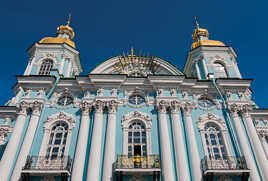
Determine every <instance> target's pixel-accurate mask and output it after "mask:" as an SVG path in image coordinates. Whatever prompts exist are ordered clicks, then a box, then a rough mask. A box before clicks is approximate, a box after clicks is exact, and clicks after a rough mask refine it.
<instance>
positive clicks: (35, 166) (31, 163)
mask: <svg viewBox="0 0 268 181" xmlns="http://www.w3.org/2000/svg"><path fill="white" fill-rule="evenodd" d="M71 165H72V159H71V158H70V157H69V156H64V157H58V158H54V159H50V158H47V157H45V156H28V157H27V161H26V164H25V166H24V168H23V169H24V170H67V171H70V169H71Z"/></svg>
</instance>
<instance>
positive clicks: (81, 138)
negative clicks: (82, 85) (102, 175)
mask: <svg viewBox="0 0 268 181" xmlns="http://www.w3.org/2000/svg"><path fill="white" fill-rule="evenodd" d="M80 107H81V110H82V117H81V123H80V128H79V135H78V140H77V145H76V151H75V159H74V163H73V170H72V179H71V180H73V181H75V180H83V171H84V166H85V158H86V151H87V143H88V132H89V126H90V117H89V113H90V110H91V104H90V103H88V102H83V103H82V104H81V106H80Z"/></svg>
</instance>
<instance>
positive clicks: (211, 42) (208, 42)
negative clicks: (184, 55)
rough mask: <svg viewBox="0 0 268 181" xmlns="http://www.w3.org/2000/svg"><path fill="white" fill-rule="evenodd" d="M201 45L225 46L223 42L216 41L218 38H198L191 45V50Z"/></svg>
mask: <svg viewBox="0 0 268 181" xmlns="http://www.w3.org/2000/svg"><path fill="white" fill-rule="evenodd" d="M202 45H207V46H226V45H225V44H224V43H223V42H221V41H218V40H198V41H197V42H193V44H192V46H191V50H192V49H194V48H197V47H199V46H202Z"/></svg>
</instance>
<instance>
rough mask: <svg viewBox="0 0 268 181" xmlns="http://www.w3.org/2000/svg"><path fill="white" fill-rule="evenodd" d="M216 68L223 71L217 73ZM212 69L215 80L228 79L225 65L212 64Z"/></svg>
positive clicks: (216, 62)
mask: <svg viewBox="0 0 268 181" xmlns="http://www.w3.org/2000/svg"><path fill="white" fill-rule="evenodd" d="M218 68H221V69H223V70H220V71H219V70H218ZM213 69H214V72H215V78H227V77H228V71H227V69H226V66H225V64H223V63H222V62H219V61H215V62H213ZM223 74H224V75H223Z"/></svg>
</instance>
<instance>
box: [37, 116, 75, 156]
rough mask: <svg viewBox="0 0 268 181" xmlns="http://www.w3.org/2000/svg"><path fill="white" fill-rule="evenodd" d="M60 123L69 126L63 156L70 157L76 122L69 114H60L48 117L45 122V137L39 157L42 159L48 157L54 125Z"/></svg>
mask: <svg viewBox="0 0 268 181" xmlns="http://www.w3.org/2000/svg"><path fill="white" fill-rule="evenodd" d="M58 122H64V123H65V124H66V125H68V130H67V138H66V144H65V150H64V154H63V156H68V153H69V147H70V142H71V135H72V130H73V128H74V127H75V122H76V121H75V119H74V117H73V116H72V115H71V114H68V113H65V112H60V113H57V114H53V115H51V116H48V117H47V119H46V120H45V121H44V136H43V140H42V144H41V148H40V152H39V156H42V157H45V156H46V154H47V149H48V147H49V141H50V136H51V132H52V129H53V127H54V125H55V124H56V123H58Z"/></svg>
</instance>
